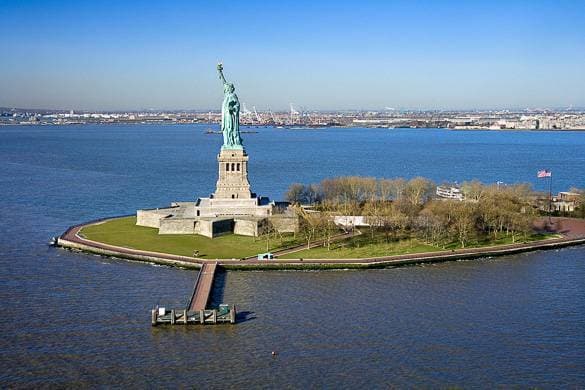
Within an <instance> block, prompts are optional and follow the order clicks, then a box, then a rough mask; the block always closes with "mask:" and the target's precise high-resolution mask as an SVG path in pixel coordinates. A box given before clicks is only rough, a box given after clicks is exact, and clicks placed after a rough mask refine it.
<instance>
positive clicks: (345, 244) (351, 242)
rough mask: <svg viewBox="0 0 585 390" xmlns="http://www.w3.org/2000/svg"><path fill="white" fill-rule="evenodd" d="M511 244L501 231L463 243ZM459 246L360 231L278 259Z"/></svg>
mask: <svg viewBox="0 0 585 390" xmlns="http://www.w3.org/2000/svg"><path fill="white" fill-rule="evenodd" d="M556 237H558V235H556V234H532V235H529V236H527V237H526V238H524V237H522V238H519V237H516V242H515V243H516V244H519V243H526V242H533V241H539V240H544V239H549V238H556ZM507 244H512V237H511V236H506V235H505V234H502V235H501V236H499V237H498V238H497V239H493V238H490V237H483V238H482V239H481V240H476V241H474V242H471V243H469V244H468V245H466V246H465V248H466V249H468V248H479V247H487V246H496V245H507ZM452 249H461V245H460V244H459V243H458V242H452V243H450V244H448V245H446V246H445V247H442V246H435V245H431V244H428V243H425V242H423V241H421V240H419V239H416V238H403V239H400V240H396V241H390V242H386V240H385V239H384V237H383V236H382V234H380V233H376V234H375V235H374V238H372V237H371V236H370V234H369V233H367V232H364V234H362V235H360V236H356V237H353V238H351V239H348V240H344V241H342V242H336V243H334V244H332V245H331V249H330V250H328V249H327V248H326V247H323V246H321V247H317V248H312V249H305V250H302V251H300V252H294V253H290V254H288V255H284V256H280V258H282V259H297V258H305V259H353V258H365V257H383V256H394V255H405V254H411V253H424V252H437V251H441V250H452Z"/></svg>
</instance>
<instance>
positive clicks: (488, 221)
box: [286, 176, 538, 248]
mask: <svg viewBox="0 0 585 390" xmlns="http://www.w3.org/2000/svg"><path fill="white" fill-rule="evenodd" d="M435 188H436V185H435V183H433V182H432V181H431V180H428V179H426V178H423V177H416V178H413V179H411V180H405V179H403V178H395V179H376V178H373V177H358V176H346V177H337V178H331V179H325V180H323V181H321V183H319V184H300V183H295V184H293V185H291V186H290V188H289V190H288V192H287V195H286V197H287V200H288V201H289V202H291V203H293V204H294V205H296V207H297V210H298V214H299V216H300V223H301V230H300V234H301V235H303V237H304V239H305V240H306V241H307V245H310V243H311V241H313V240H315V239H317V238H319V239H323V240H324V242H325V243H326V245H330V240H331V237H332V236H334V235H335V234H337V233H339V228H338V227H337V226H335V224H333V223H332V221H333V219H334V217H335V216H364V217H365V219H366V221H367V223H368V225H369V227H368V234H370V235H371V238H372V239H374V238H377V239H379V238H380V237H382V238H383V239H384V240H386V241H387V242H390V241H395V240H400V239H404V238H413V237H416V238H418V239H419V240H421V241H424V242H425V243H428V244H431V245H434V246H438V247H441V248H445V247H447V246H448V245H452V244H453V243H456V244H457V245H458V246H459V247H461V248H465V247H467V246H469V245H470V244H472V243H478V242H480V241H481V242H484V243H485V242H486V241H489V240H496V239H498V238H501V237H509V238H510V240H511V241H512V242H516V240H518V239H526V238H527V236H528V235H529V234H531V233H533V222H534V219H535V217H536V216H537V215H538V211H537V209H536V208H535V207H534V206H533V202H532V198H533V193H532V191H531V188H530V186H529V185H527V184H518V185H506V186H499V187H498V186H496V185H485V184H482V183H480V182H478V181H470V182H465V183H462V185H461V189H462V191H463V193H464V195H465V200H463V201H460V200H451V199H439V198H437V197H436V196H435V195H434V192H435ZM308 206H310V207H308Z"/></svg>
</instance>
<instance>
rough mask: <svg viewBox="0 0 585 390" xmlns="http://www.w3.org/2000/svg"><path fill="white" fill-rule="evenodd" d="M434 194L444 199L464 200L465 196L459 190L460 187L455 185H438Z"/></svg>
mask: <svg viewBox="0 0 585 390" xmlns="http://www.w3.org/2000/svg"><path fill="white" fill-rule="evenodd" d="M436 194H437V196H438V197H440V198H444V199H456V200H464V199H465V196H464V195H463V193H462V192H461V189H459V188H457V187H447V186H438V187H437V190H436Z"/></svg>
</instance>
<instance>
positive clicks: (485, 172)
mask: <svg viewBox="0 0 585 390" xmlns="http://www.w3.org/2000/svg"><path fill="white" fill-rule="evenodd" d="M208 128H209V126H207V125H183V126H178V125H175V126H173V125H132V126H124V125H95V126H93V125H71V126H18V127H16V126H15V127H0V188H1V190H0V231H1V232H2V234H1V235H0V298H1V302H3V319H2V321H0V334H1V335H2V336H1V337H0V384H1V385H2V387H38V386H52V387H73V386H75V387H77V386H90V387H97V386H109V385H116V386H118V387H126V386H129V387H145V386H152V387H155V386H156V387H176V386H181V387H196V388H226V387H252V388H257V387H262V388H282V387H289V388H307V387H340V388H350V387H352V388H354V387H356V386H368V387H388V386H397V387H398V386H399V387H406V386H416V387H422V386H424V387H446V386H461V387H480V388H487V387H494V386H521V387H528V386H539V387H572V388H573V387H583V386H585V247H583V246H581V247H573V248H567V249H561V250H553V251H537V252H532V253H525V254H521V255H514V256H506V257H499V258H493V259H491V258H484V259H480V260H474V261H460V262H448V263H442V264H438V265H425V266H412V267H402V268H393V269H383V270H367V271H364V270H362V271H354V270H352V271H350V270H347V271H343V270H340V271H321V272H314V271H311V272H300V271H288V272H284V271H280V272H276V271H266V272H227V273H222V274H220V276H219V278H218V280H217V283H216V285H215V287H214V298H213V299H214V301H215V303H221V302H226V303H235V304H237V306H238V310H239V311H240V312H241V317H240V319H241V321H240V322H239V323H238V324H236V325H221V326H209V327H204V326H191V327H180V326H174V327H163V326H161V327H154V328H153V327H151V325H150V309H152V308H153V306H154V305H157V304H161V305H166V306H169V307H170V306H176V307H178V306H181V305H185V304H186V303H187V300H188V298H189V295H190V293H191V291H192V287H193V282H194V280H195V277H196V271H190V270H182V269H177V268H169V267H160V266H154V265H150V264H144V263H138V262H128V261H123V260H117V259H109V258H103V257H99V256H93V255H86V254H80V253H74V252H69V251H65V250H61V249H57V248H53V247H49V246H48V245H47V242H48V241H49V239H50V238H51V237H52V236H56V235H58V234H60V233H62V232H63V231H64V230H65V229H66V228H67V227H68V226H70V225H73V224H77V223H81V222H84V221H87V220H91V219H95V218H101V217H105V216H115V215H123V214H130V213H133V212H134V211H135V210H136V209H138V208H151V207H161V206H165V205H168V204H169V203H170V202H172V201H176V200H192V199H194V198H195V197H197V196H207V195H209V194H210V193H211V192H213V190H214V186H215V182H216V180H217V177H216V175H217V161H216V155H217V153H218V150H219V147H220V145H221V135H217V134H205V132H206V130H207V129H208ZM249 130H253V131H257V133H250V134H244V135H243V136H244V144H245V146H246V149H247V152H248V154H249V155H250V163H249V177H250V180H251V185H252V189H253V190H254V191H255V192H256V193H258V194H259V195H263V196H269V197H271V198H273V199H282V198H283V196H284V193H285V191H286V189H287V187H288V185H289V184H290V183H292V182H301V183H313V182H318V181H320V180H321V179H323V178H326V177H333V176H338V175H362V176H376V177H387V178H392V177H405V178H411V177H414V176H425V177H428V178H430V179H432V180H434V181H436V182H437V183H441V182H443V181H450V182H453V181H458V182H462V181H464V180H470V179H474V178H476V179H479V180H481V181H483V182H487V183H495V182H497V181H501V182H504V183H517V182H528V183H531V184H532V185H533V186H534V187H535V188H536V189H539V190H543V191H544V190H547V189H548V186H547V184H545V182H544V181H538V179H536V172H537V170H539V169H549V170H551V171H552V172H553V182H552V186H553V191H562V190H568V189H569V188H570V187H571V186H575V187H581V188H583V187H585V175H583V172H584V171H585V134H583V133H579V132H562V133H561V132H528V131H526V132H523V131H506V132H494V131H492V132H489V131H485V132H484V131H449V130H442V129H428V130H418V129H416V130H415V129H393V130H389V129H355V128H354V129H343V128H340V129H317V130H287V129H275V128H254V129H249ZM273 351H274V352H276V354H275V355H273V354H272V352H273Z"/></svg>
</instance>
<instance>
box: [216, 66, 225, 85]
mask: <svg viewBox="0 0 585 390" xmlns="http://www.w3.org/2000/svg"><path fill="white" fill-rule="evenodd" d="M217 72H218V73H219V79H220V80H221V81H222V82H223V83H224V84H227V81H225V77H223V64H222V63H221V62H220V63H219V64H217Z"/></svg>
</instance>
